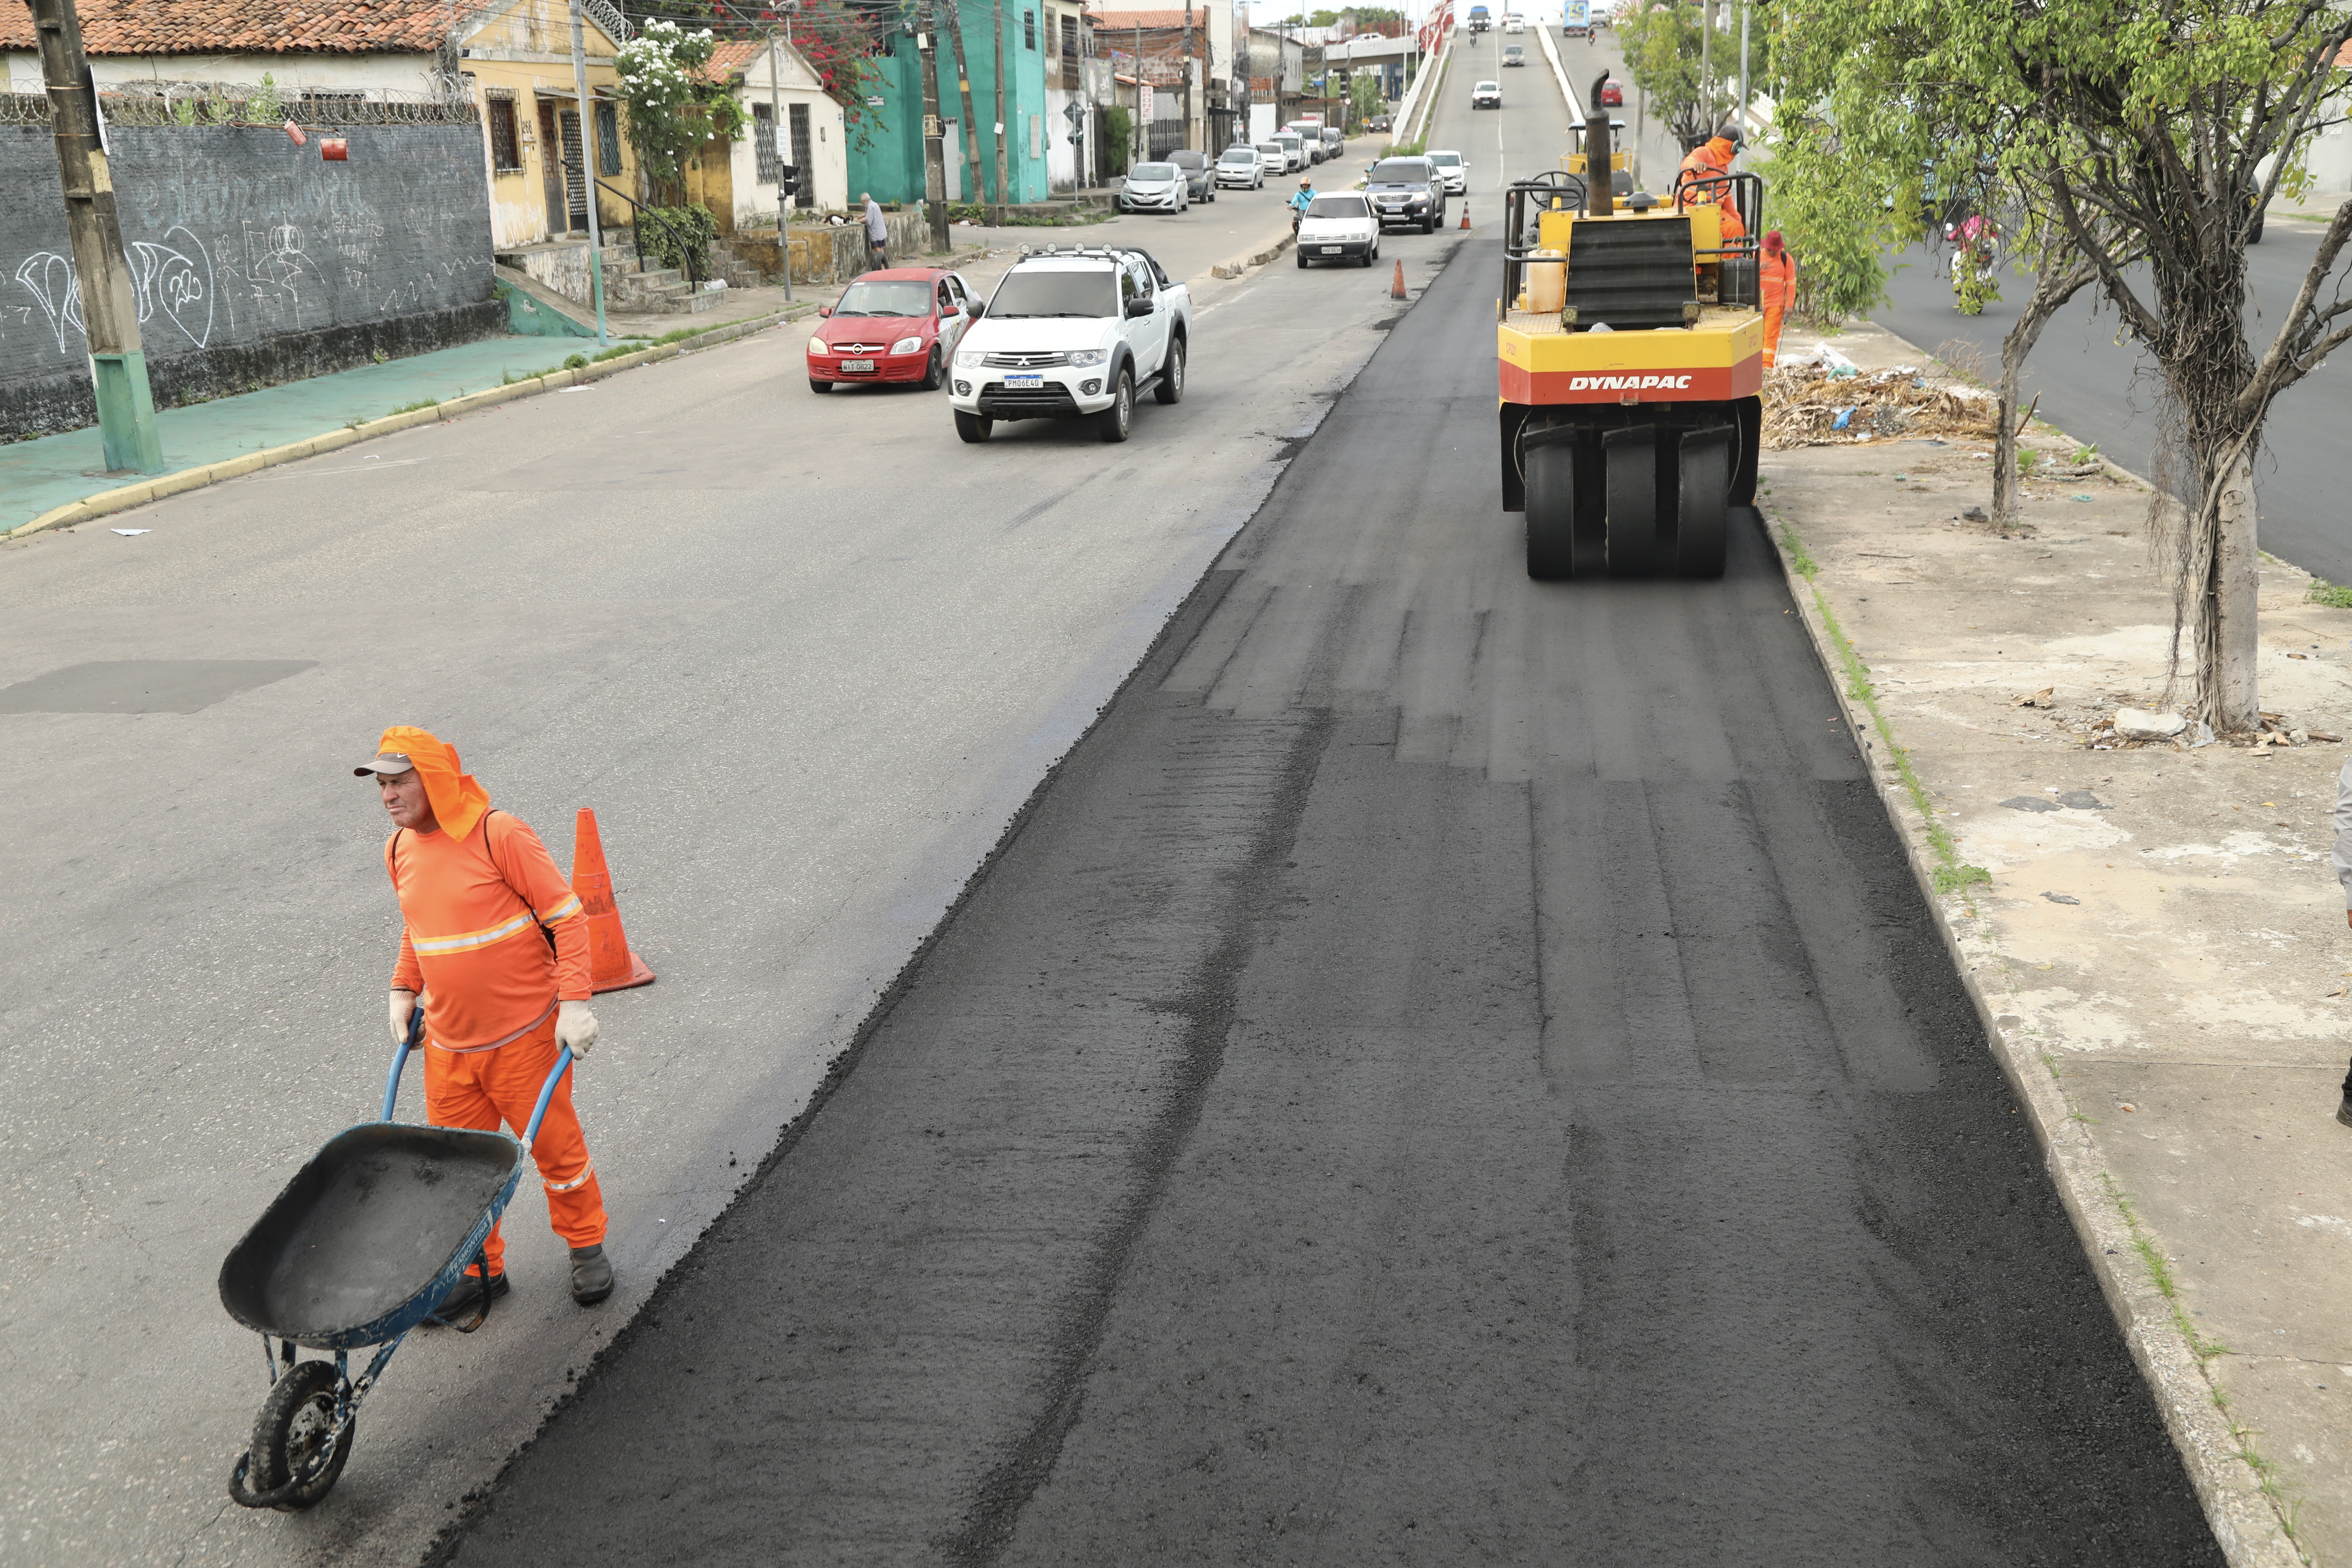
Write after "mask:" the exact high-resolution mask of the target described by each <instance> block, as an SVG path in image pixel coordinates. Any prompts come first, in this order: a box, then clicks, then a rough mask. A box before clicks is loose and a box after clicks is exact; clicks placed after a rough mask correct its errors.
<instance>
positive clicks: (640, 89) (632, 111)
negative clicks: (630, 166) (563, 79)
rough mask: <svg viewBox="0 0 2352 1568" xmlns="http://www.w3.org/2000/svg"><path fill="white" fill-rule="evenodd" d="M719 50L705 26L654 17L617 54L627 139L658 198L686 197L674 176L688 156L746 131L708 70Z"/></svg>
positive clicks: (736, 105) (678, 199) (731, 97)
mask: <svg viewBox="0 0 2352 1568" xmlns="http://www.w3.org/2000/svg"><path fill="white" fill-rule="evenodd" d="M718 47H719V40H718V38H717V37H715V36H713V35H712V33H711V31H710V29H709V28H708V27H703V28H698V29H696V30H694V31H691V32H689V31H688V30H687V29H686V28H684V27H681V26H678V25H677V23H676V22H672V21H668V20H666V19H664V18H661V17H655V18H654V19H652V20H650V21H648V22H646V25H645V26H644V27H643V29H641V30H640V31H639V32H638V34H637V36H636V37H634V38H631V39H630V40H629V41H628V42H627V43H625V44H623V45H622V46H621V47H620V52H619V54H618V55H617V56H616V57H615V58H614V66H615V67H616V68H617V69H618V70H619V71H620V75H621V101H622V102H623V103H624V104H625V105H627V107H628V111H629V112H628V135H629V144H630V145H631V146H633V147H635V149H636V150H637V164H638V166H639V167H640V168H642V169H643V170H644V171H645V173H646V180H647V181H648V182H649V183H650V184H651V185H652V188H653V192H654V195H655V196H656V200H667V202H669V203H670V204H671V205H676V204H677V203H679V202H683V201H684V200H685V190H684V188H683V184H682V182H681V180H680V177H679V176H680V172H681V171H682V170H683V169H684V167H685V164H686V161H687V159H688V158H689V157H691V156H693V154H694V153H696V152H697V151H698V150H699V149H700V148H701V146H702V144H703V143H704V142H709V141H712V140H714V139H724V140H732V139H733V138H734V137H735V136H736V135H737V134H739V133H740V132H741V131H742V129H743V126H744V123H745V119H746V117H745V115H744V113H743V106H742V105H741V104H740V103H738V102H736V101H735V96H734V94H733V93H732V92H730V91H729V90H728V89H727V87H726V86H725V84H723V83H720V82H716V81H713V80H711V79H709V76H708V75H707V74H706V72H707V69H708V68H709V64H710V56H711V53H712V51H714V50H715V49H717V48H718Z"/></svg>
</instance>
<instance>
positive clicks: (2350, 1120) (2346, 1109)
mask: <svg viewBox="0 0 2352 1568" xmlns="http://www.w3.org/2000/svg"><path fill="white" fill-rule="evenodd" d="M2336 1121H2341V1122H2342V1123H2344V1125H2345V1126H2347V1127H2352V1089H2346V1090H2345V1091H2344V1098H2343V1100H2340V1101H2339V1102H2337V1104H2336Z"/></svg>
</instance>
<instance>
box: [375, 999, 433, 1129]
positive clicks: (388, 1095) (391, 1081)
mask: <svg viewBox="0 0 2352 1568" xmlns="http://www.w3.org/2000/svg"><path fill="white" fill-rule="evenodd" d="M424 1034H425V1004H424V1002H423V1001H422V1000H419V1001H418V1003H417V1004H416V1005H415V1006H414V1007H412V1008H411V1009H409V1013H408V1033H406V1034H404V1035H403V1036H401V1037H400V1047H399V1048H398V1049H397V1050H395V1051H394V1052H393V1054H392V1071H391V1072H390V1073H388V1074H386V1075H385V1077H384V1080H383V1115H382V1116H379V1117H377V1118H376V1120H377V1121H391V1120H392V1103H393V1101H394V1100H398V1099H399V1098H400V1074H401V1071H402V1069H403V1068H406V1067H407V1066H408V1053H409V1052H410V1051H412V1050H414V1049H415V1048H416V1046H417V1044H418V1042H419V1041H420V1040H421V1039H422V1037H423V1036H424Z"/></svg>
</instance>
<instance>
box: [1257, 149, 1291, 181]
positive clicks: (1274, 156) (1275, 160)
mask: <svg viewBox="0 0 2352 1568" xmlns="http://www.w3.org/2000/svg"><path fill="white" fill-rule="evenodd" d="M1257 156H1258V162H1259V163H1261V164H1263V165H1264V166H1265V172H1266V173H1267V174H1275V175H1282V174H1288V173H1290V149H1289V148H1287V147H1285V146H1284V145H1283V144H1282V143H1281V142H1259V143H1258V144H1257Z"/></svg>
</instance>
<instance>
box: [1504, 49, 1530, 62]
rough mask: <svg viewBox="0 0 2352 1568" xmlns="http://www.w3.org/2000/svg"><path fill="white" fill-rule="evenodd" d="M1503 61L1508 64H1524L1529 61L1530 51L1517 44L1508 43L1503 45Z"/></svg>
mask: <svg viewBox="0 0 2352 1568" xmlns="http://www.w3.org/2000/svg"><path fill="white" fill-rule="evenodd" d="M1503 63H1504V64H1505V65H1507V66H1523V65H1525V64H1527V63H1528V51H1527V50H1525V49H1523V48H1521V47H1519V46H1518V45H1517V44H1506V45H1504V46H1503Z"/></svg>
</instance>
